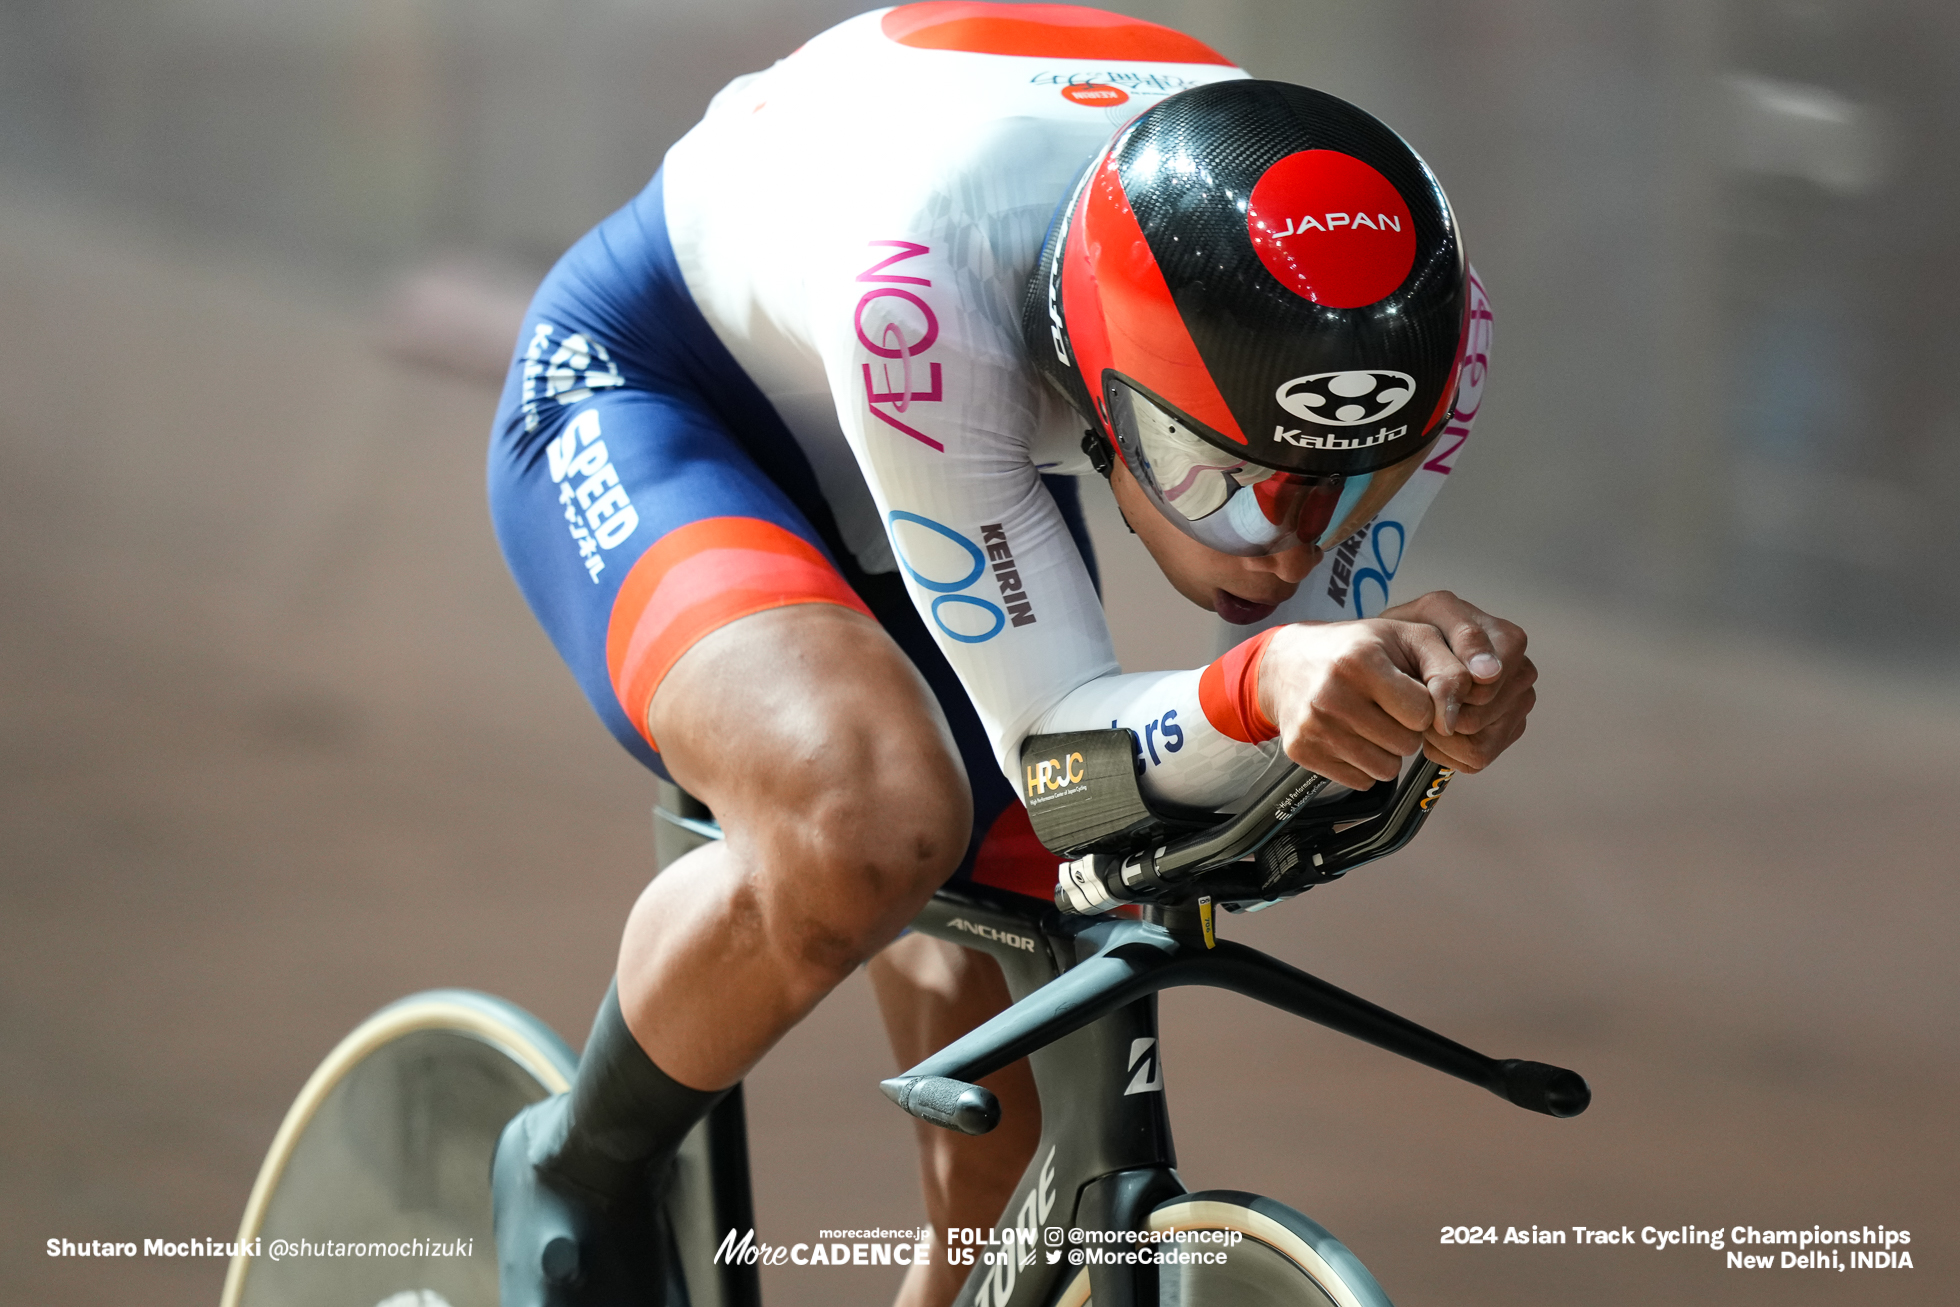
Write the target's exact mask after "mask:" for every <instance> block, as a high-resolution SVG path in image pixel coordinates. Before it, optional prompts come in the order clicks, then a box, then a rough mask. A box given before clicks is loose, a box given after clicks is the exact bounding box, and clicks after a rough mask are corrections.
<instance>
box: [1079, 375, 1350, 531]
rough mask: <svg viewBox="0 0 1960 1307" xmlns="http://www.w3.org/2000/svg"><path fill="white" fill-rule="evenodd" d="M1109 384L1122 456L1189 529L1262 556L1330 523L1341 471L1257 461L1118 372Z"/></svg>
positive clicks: (1154, 498)
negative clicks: (1286, 468) (1281, 467)
mask: <svg viewBox="0 0 1960 1307" xmlns="http://www.w3.org/2000/svg"><path fill="white" fill-rule="evenodd" d="M1105 389H1106V391H1107V393H1108V397H1109V418H1110V425H1111V426H1112V427H1113V428H1114V430H1115V435H1116V443H1117V446H1118V447H1119V448H1120V449H1121V450H1122V452H1123V461H1124V462H1125V463H1126V464H1127V465H1128V467H1129V469H1130V472H1131V474H1132V475H1133V476H1135V477H1136V480H1137V483H1138V484H1139V485H1141V486H1142V487H1143V489H1144V493H1146V494H1147V495H1149V496H1150V499H1151V502H1152V503H1154V504H1156V505H1157V508H1158V510H1159V511H1160V512H1162V513H1163V515H1164V516H1165V517H1167V518H1169V519H1170V521H1171V524H1172V525H1173V526H1175V527H1177V529H1178V530H1180V531H1182V532H1184V534H1186V535H1188V536H1190V537H1191V538H1192V539H1194V540H1196V541H1198V542H1199V543H1200V544H1203V545H1207V546H1209V547H1211V548H1213V549H1216V550H1219V551H1220V552H1222V553H1227V554H1236V555H1239V556H1240V557H1257V556H1259V555H1262V554H1279V553H1284V552H1286V551H1287V550H1289V549H1296V548H1298V547H1299V546H1301V545H1311V544H1314V543H1316V542H1318V541H1319V539H1320V536H1321V533H1322V532H1324V531H1326V530H1327V524H1328V522H1329V520H1330V519H1331V518H1332V517H1333V514H1334V505H1335V504H1336V502H1338V501H1339V499H1340V497H1341V483H1342V478H1341V477H1339V476H1313V475H1308V474H1305V473H1298V472H1281V471H1278V470H1276V469H1274V468H1270V467H1265V466H1263V465H1261V464H1259V463H1254V462H1252V461H1250V460H1249V459H1247V458H1245V457H1243V456H1242V455H1240V454H1238V453H1235V452H1232V451H1231V450H1230V448H1229V446H1228V442H1225V441H1223V440H1220V441H1218V442H1216V443H1214V442H1213V441H1212V440H1209V439H1207V438H1206V437H1205V436H1204V435H1201V434H1200V432H1201V431H1203V428H1202V427H1201V426H1200V425H1199V424H1198V423H1195V422H1192V421H1191V420H1190V419H1188V418H1186V417H1184V416H1183V415H1182V414H1180V413H1177V412H1175V411H1174V410H1172V409H1170V408H1168V407H1166V406H1165V405H1163V404H1160V403H1159V402H1157V401H1156V400H1154V399H1152V398H1151V397H1150V396H1148V395H1146V394H1144V393H1143V392H1142V391H1140V390H1138V389H1136V388H1135V387H1134V386H1131V385H1130V384H1129V383H1128V382H1126V381H1124V380H1123V379H1122V378H1121V377H1119V376H1117V375H1115V374H1114V373H1111V374H1108V375H1107V378H1106V386H1105Z"/></svg>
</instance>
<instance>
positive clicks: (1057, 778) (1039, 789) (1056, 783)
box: [1025, 753, 1088, 799]
mask: <svg viewBox="0 0 1960 1307" xmlns="http://www.w3.org/2000/svg"><path fill="white" fill-rule="evenodd" d="M1081 764H1082V755H1081V754H1079V753H1071V754H1070V755H1069V756H1068V757H1067V759H1062V758H1050V759H1048V761H1046V762H1037V763H1032V764H1030V765H1029V767H1028V791H1027V794H1026V796H1025V797H1027V798H1030V799H1032V798H1034V797H1035V796H1036V795H1039V794H1046V793H1048V792H1049V791H1050V790H1064V789H1067V788H1068V787H1069V786H1071V785H1080V784H1081V783H1082V780H1083V778H1084V777H1085V776H1087V775H1088V773H1087V772H1084V771H1083V770H1082V765H1081Z"/></svg>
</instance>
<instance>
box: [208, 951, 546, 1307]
mask: <svg viewBox="0 0 1960 1307" xmlns="http://www.w3.org/2000/svg"><path fill="white" fill-rule="evenodd" d="M576 1065H577V1059H576V1058H575V1057H573V1055H572V1052H571V1050H570V1049H569V1048H567V1047H566V1045H565V1042H564V1041H563V1040H562V1039H560V1038H559V1037H558V1036H557V1035H556V1034H555V1033H553V1031H552V1030H551V1028H550V1027H548V1026H546V1025H545V1024H544V1023H543V1022H541V1021H539V1020H538V1019H537V1018H536V1017H533V1016H531V1015H530V1014H529V1013H528V1012H525V1011H524V1010H523V1009H521V1008H519V1007H517V1006H515V1005H513V1004H511V1003H507V1002H505V1001H504V1000H502V999H499V998H493V997H491V996H490V995H488V994H479V993H475V992H473V991H470V990H461V989H446V990H431V991H429V992H427V993H423V994H416V995H414V996H412V997H410V998H405V999H402V1000H401V1001H400V1002H398V1003H392V1004H390V1005H389V1006H387V1007H385V1008H383V1009H381V1010H380V1011H379V1012H377V1013H375V1014H374V1015H373V1016H371V1017H369V1018H368V1019H367V1020H366V1021H364V1022H362V1023H361V1024H360V1025H359V1026H358V1027H356V1028H355V1030H354V1031H353V1033H352V1034H350V1035H348V1036H347V1038H345V1039H343V1040H342V1041H341V1042H340V1043H339V1045H338V1046H336V1047H335V1048H334V1050H333V1052H331V1053H329V1054H328V1055H327V1058H326V1060H325V1061H324V1062H322V1063H321V1064H320V1067H319V1069H318V1070H316V1071H315V1072H314V1073H313V1075H312V1077H311V1078H310V1079H308V1080H307V1082H306V1085H305V1087H304V1088H303V1089H301V1090H300V1093H299V1097H298V1098H297V1099H296V1100H295V1101H294V1103H293V1106H292V1108H291V1110H289V1111H288V1112H287V1113H286V1119H285V1121H284V1122H283V1123H282V1124H281V1125H280V1127H279V1132H278V1134H277V1135H275V1136H274V1137H273V1141H272V1147H271V1149H270V1150H269V1151H268V1152H267V1154H266V1159H265V1163H264V1164H263V1165H262V1166H261V1167H260V1168H259V1176H258V1180H257V1182H256V1183H254V1184H253V1186H252V1196H251V1198H250V1199H249V1200H248V1201H247V1203H246V1205H245V1218H244V1220H243V1221H242V1222H241V1224H240V1226H239V1232H238V1243H239V1248H238V1253H237V1255H236V1256H234V1257H233V1258H232V1262H231V1267H230V1270H229V1272H228V1273H227V1274H226V1276H225V1287H224V1296H223V1297H222V1298H221V1299H220V1303H221V1307H315V1305H316V1304H317V1307H496V1305H497V1249H496V1244H495V1241H494V1239H493V1236H492V1233H491V1225H490V1159H491V1156H492V1154H493V1153H494V1152H495V1151H496V1147H497V1137H498V1136H499V1135H500V1134H501V1133H502V1132H503V1128H504V1125H505V1123H506V1122H508V1121H509V1120H510V1118H511V1117H513V1116H515V1115H516V1114H517V1113H518V1111H519V1110H521V1109H522V1108H524V1107H525V1106H526V1105H528V1104H530V1103H534V1102H537V1101H538V1100H539V1099H542V1098H545V1097H547V1096H548V1095H551V1094H555V1093H562V1092H564V1090H565V1089H566V1088H567V1086H568V1085H569V1084H570V1082H571V1076H572V1072H573V1069H574V1068H575V1066H576ZM302 1240H303V1241H305V1244H306V1245H310V1247H302V1248H301V1249H299V1250H298V1251H294V1250H293V1249H292V1248H291V1247H290V1244H291V1243H293V1242H297V1241H302Z"/></svg>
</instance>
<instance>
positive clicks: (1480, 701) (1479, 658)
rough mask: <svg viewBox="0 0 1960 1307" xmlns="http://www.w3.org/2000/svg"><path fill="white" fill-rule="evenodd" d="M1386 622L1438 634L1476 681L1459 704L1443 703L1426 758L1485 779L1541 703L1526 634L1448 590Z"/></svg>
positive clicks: (1396, 611)
mask: <svg viewBox="0 0 1960 1307" xmlns="http://www.w3.org/2000/svg"><path fill="white" fill-rule="evenodd" d="M1382 616H1383V617H1385V618H1392V619H1395V620H1399V621H1404V622H1421V623H1423V624H1425V625H1428V626H1431V627H1433V628H1435V630H1436V631H1437V633H1438V634H1440V635H1441V636H1442V637H1443V639H1444V640H1446V641H1448V643H1449V647H1450V650H1451V652H1452V653H1454V654H1455V655H1456V657H1457V658H1458V659H1459V660H1460V661H1461V662H1462V663H1463V665H1464V667H1465V668H1466V669H1467V670H1468V672H1469V674H1470V678H1471V682H1472V684H1471V685H1470V686H1469V688H1467V689H1466V690H1464V691H1463V692H1462V694H1461V697H1460V698H1447V697H1444V698H1439V699H1438V702H1437V715H1436V720H1435V722H1434V723H1432V725H1431V727H1430V728H1429V729H1428V730H1427V731H1425V732H1424V734H1423V753H1424V754H1425V755H1426V756H1427V757H1429V758H1430V759H1431V760H1432V761H1434V762H1439V763H1442V764H1443V765H1444V766H1446V767H1454V768H1456V769H1457V770H1458V771H1466V772H1474V771H1481V770H1483V769H1484V768H1485V767H1488V766H1489V765H1490V764H1491V762H1492V761H1493V760H1494V759H1496V757H1497V755H1499V754H1500V753H1503V752H1504V751H1505V750H1506V749H1508V748H1510V747H1511V745H1513V744H1514V743H1516V742H1517V739H1518V737H1519V736H1520V735H1523V734H1524V728H1525V718H1526V717H1527V716H1528V715H1530V713H1531V709H1532V707H1533V705H1534V704H1536V703H1537V702H1538V692H1537V691H1536V690H1535V689H1534V688H1533V686H1534V685H1535V683H1536V682H1537V680H1538V668H1537V666H1536V665H1535V664H1533V663H1532V661H1531V659H1530V658H1528V657H1526V656H1525V652H1524V650H1525V633H1524V632H1523V631H1522V630H1521V629H1519V627H1518V626H1517V625H1516V624H1514V623H1511V622H1507V621H1505V620H1504V619H1503V618H1501V617H1493V616H1491V615H1490V614H1489V613H1486V612H1485V611H1483V609H1481V608H1478V607H1477V606H1476V605H1475V604H1471V603H1468V602H1466V601H1465V600H1462V599H1459V598H1457V597H1456V596H1455V595H1453V594H1451V593H1450V592H1449V591H1447V590H1437V591H1434V592H1432V593H1430V594H1426V595H1424V596H1422V597H1421V598H1420V599H1416V600H1414V601H1412V602H1410V603H1406V604H1399V605H1397V606H1396V607H1394V608H1390V609H1386V610H1385V611H1384V612H1383V613H1382ZM1432 688H1435V687H1434V686H1433V685H1432ZM1452 688H1453V687H1452ZM1446 694H1447V691H1446Z"/></svg>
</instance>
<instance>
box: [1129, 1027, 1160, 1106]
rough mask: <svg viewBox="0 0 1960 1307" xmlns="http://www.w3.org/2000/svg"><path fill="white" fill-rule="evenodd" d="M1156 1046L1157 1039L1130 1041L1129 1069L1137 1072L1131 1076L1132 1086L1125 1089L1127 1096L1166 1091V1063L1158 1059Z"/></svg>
mask: <svg viewBox="0 0 1960 1307" xmlns="http://www.w3.org/2000/svg"><path fill="white" fill-rule="evenodd" d="M1156 1048H1157V1041H1156V1040H1155V1039H1133V1040H1131V1041H1130V1061H1129V1066H1128V1068H1127V1069H1129V1070H1134V1071H1135V1072H1136V1074H1135V1075H1133V1076H1131V1077H1130V1087H1129V1088H1128V1089H1125V1090H1124V1091H1123V1096H1124V1097H1125V1098H1127V1097H1129V1096H1130V1095H1131V1094H1161V1093H1163V1092H1164V1064H1163V1063H1162V1062H1160V1061H1158V1060H1157V1053H1156Z"/></svg>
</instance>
